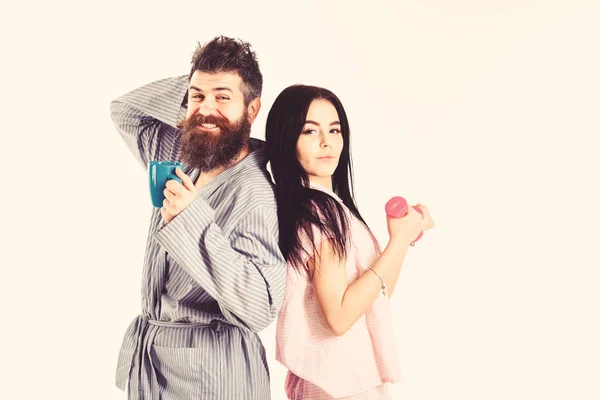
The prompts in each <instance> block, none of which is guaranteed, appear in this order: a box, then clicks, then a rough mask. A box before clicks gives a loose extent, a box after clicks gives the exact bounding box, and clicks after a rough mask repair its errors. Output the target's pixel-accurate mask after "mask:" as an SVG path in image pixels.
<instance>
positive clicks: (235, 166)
mask: <svg viewBox="0 0 600 400" xmlns="http://www.w3.org/2000/svg"><path fill="white" fill-rule="evenodd" d="M261 91H262V74H261V72H260V69H259V66H258V62H257V60H256V56H255V53H254V52H253V50H252V49H251V46H250V45H249V44H248V43H245V42H243V41H241V40H235V39H231V38H227V37H223V36H220V37H217V38H215V39H213V40H212V41H210V42H209V43H207V44H206V45H204V46H202V45H200V44H199V45H198V48H197V49H196V52H195V53H194V56H193V57H192V68H191V71H190V74H189V76H181V77H176V78H168V79H163V80H160V81H157V82H153V83H150V84H148V85H146V86H143V87H141V88H139V89H136V90H134V91H132V92H130V93H128V94H125V95H124V96H122V97H120V98H118V99H117V100H115V101H113V102H112V103H111V114H112V119H113V122H114V124H115V126H116V127H117V129H118V130H119V132H120V134H121V136H122V137H123V139H124V141H125V143H126V144H127V145H128V147H129V149H130V150H131V152H132V153H133V155H134V156H135V157H136V158H137V159H138V161H139V162H140V163H141V164H142V166H144V168H147V167H148V162H149V161H153V160H161V161H181V162H182V163H183V165H184V170H183V171H182V170H181V169H177V175H178V176H179V177H180V178H181V180H182V183H179V182H177V181H176V180H169V181H168V182H167V185H166V188H165V191H164V194H165V201H164V203H163V207H162V208H155V209H154V210H153V212H152V216H151V221H150V229H149V233H148V241H147V245H146V255H145V260H144V268H143V272H142V313H141V315H139V316H138V317H136V318H135V319H134V320H133V322H132V323H131V324H130V325H129V328H128V329H127V331H126V333H125V338H124V340H123V344H122V347H121V352H120V354H119V361H118V366H117V377H116V378H117V379H116V380H117V386H118V387H119V388H121V389H122V390H126V392H127V394H128V398H129V399H165V400H166V399H203V400H207V399H215V400H216V399H219V400H223V399H225V400H227V399H236V400H237V399H256V400H264V399H270V389H269V370H268V366H267V361H266V355H265V350H264V348H263V346H262V343H261V341H260V339H259V337H258V335H257V334H256V332H258V331H260V330H262V329H263V328H265V327H267V326H268V325H269V324H270V323H271V322H272V321H273V320H274V319H275V318H276V316H277V313H278V311H279V308H280V306H281V304H282V301H283V292H284V283H285V260H284V258H283V256H282V255H281V253H280V251H279V248H278V224H277V210H276V202H275V198H274V193H273V188H272V184H271V180H270V177H269V174H268V172H267V170H266V160H265V155H264V151H263V142H262V141H259V140H257V139H254V138H250V127H251V125H252V123H253V122H254V120H255V119H256V116H257V114H258V112H259V110H260V105H261V103H260V96H261Z"/></svg>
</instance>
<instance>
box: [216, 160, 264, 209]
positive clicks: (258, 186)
mask: <svg viewBox="0 0 600 400" xmlns="http://www.w3.org/2000/svg"><path fill="white" fill-rule="evenodd" d="M227 185H228V189H229V191H231V192H232V194H233V195H234V196H235V198H236V199H238V200H242V201H245V202H248V203H260V204H262V205H269V206H273V205H275V190H274V187H273V183H272V182H271V177H270V176H269V172H268V171H267V170H266V168H261V167H259V166H255V167H250V168H246V169H244V170H243V171H240V173H239V174H236V175H235V176H234V177H232V179H230V180H229V182H227Z"/></svg>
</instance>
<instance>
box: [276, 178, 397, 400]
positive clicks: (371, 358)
mask: <svg viewBox="0 0 600 400" xmlns="http://www.w3.org/2000/svg"><path fill="white" fill-rule="evenodd" d="M311 187H312V188H313V189H318V190H322V191H324V192H326V193H328V194H329V195H331V196H332V197H334V198H335V199H336V200H338V201H339V202H340V203H342V201H341V199H339V197H337V196H336V195H335V194H334V193H333V192H331V191H330V190H328V189H326V188H324V187H323V186H321V185H317V184H313V183H311ZM344 209H345V210H346V213H347V215H348V218H349V221H350V222H351V224H350V225H351V237H352V240H351V245H350V247H349V252H348V255H347V257H346V275H347V278H348V284H351V283H352V282H353V281H354V280H356V279H357V278H359V277H360V276H361V275H362V274H363V273H365V272H366V271H368V268H369V267H370V266H371V265H372V264H373V262H374V261H375V260H376V259H377V257H378V256H379V255H380V254H381V249H380V247H379V244H378V242H377V239H375V237H374V236H373V235H372V233H371V232H370V230H369V229H368V228H367V227H366V226H365V225H364V224H363V223H362V222H361V221H360V220H359V219H358V218H356V217H355V216H354V215H353V214H352V213H351V212H350V211H349V210H348V209H347V208H346V207H345V206H344ZM301 234H302V235H303V236H301V240H302V244H303V246H304V248H305V249H307V250H309V249H311V248H312V245H311V244H310V241H309V240H308V235H306V233H304V232H303V231H302V232H301ZM313 234H314V238H315V246H316V247H317V248H318V246H319V245H320V242H321V241H322V240H323V239H325V237H323V235H322V234H321V233H320V232H319V230H318V229H317V228H316V227H313ZM313 255H314V249H313V251H312V252H311V251H309V254H304V255H303V257H302V262H303V263H306V262H307V261H308V260H309V258H311V257H312V256H313ZM369 273H373V272H370V271H369ZM275 356H276V359H277V361H279V362H280V363H281V364H283V365H284V366H285V367H287V368H288V369H289V371H290V372H291V373H292V374H293V375H295V376H296V377H298V378H299V379H301V380H304V381H306V383H307V384H309V385H311V386H312V385H314V386H317V387H318V388H320V389H322V391H323V392H325V393H326V394H327V395H329V396H330V397H331V398H341V397H352V396H354V395H357V394H360V393H365V392H369V391H371V390H373V389H374V388H377V387H379V386H381V385H382V384H383V383H386V382H391V383H396V382H399V381H400V380H401V373H400V367H399V360H398V352H397V349H396V339H395V337H394V332H393V329H392V315H391V311H390V301H389V298H388V297H387V296H384V295H383V294H380V295H379V296H378V297H377V298H376V299H375V301H374V302H373V304H372V305H371V307H369V308H368V309H367V311H366V313H365V314H364V315H363V316H361V317H360V318H359V319H358V320H357V321H356V323H355V324H354V325H353V326H352V327H351V328H350V329H349V330H348V331H347V332H346V333H345V334H344V335H342V336H336V335H334V334H333V333H332V332H331V330H330V329H329V327H328V325H327V322H326V321H325V318H324V317H323V314H322V313H321V309H320V307H319V304H318V302H317V297H316V295H315V294H314V293H313V286H312V284H311V282H310V280H309V276H308V273H307V272H306V271H305V270H304V269H302V268H300V270H299V269H297V268H294V267H293V266H292V265H291V264H290V263H288V265H287V277H286V287H285V295H284V301H283V306H282V308H281V311H280V312H279V316H278V320H277V333H276V353H275ZM288 381H289V380H288ZM286 389H288V396H289V389H290V388H286ZM304 399H306V400H308V399H309V397H307V396H306V394H305V396H304Z"/></svg>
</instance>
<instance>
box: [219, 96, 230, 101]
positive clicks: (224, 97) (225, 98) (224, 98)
mask: <svg viewBox="0 0 600 400" xmlns="http://www.w3.org/2000/svg"><path fill="white" fill-rule="evenodd" d="M217 99H219V100H229V97H227V96H219V97H217Z"/></svg>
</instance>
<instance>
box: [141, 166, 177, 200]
mask: <svg viewBox="0 0 600 400" xmlns="http://www.w3.org/2000/svg"><path fill="white" fill-rule="evenodd" d="M175 168H181V170H183V164H181V163H180V162H177V161H150V162H149V163H148V175H149V177H150V198H151V199H152V205H153V206H154V207H162V206H163V201H164V200H165V194H164V190H165V187H166V186H165V185H166V184H167V181H168V180H169V179H174V180H176V181H177V182H179V183H181V179H180V178H179V177H178V176H177V174H176V173H175Z"/></svg>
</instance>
